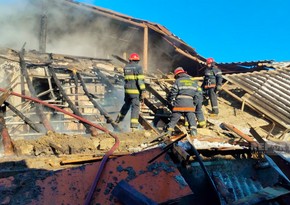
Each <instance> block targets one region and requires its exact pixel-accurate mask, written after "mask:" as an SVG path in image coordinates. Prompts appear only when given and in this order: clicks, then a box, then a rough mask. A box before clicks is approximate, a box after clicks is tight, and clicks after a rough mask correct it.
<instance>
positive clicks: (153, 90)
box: [146, 83, 172, 109]
mask: <svg viewBox="0 0 290 205" xmlns="http://www.w3.org/2000/svg"><path fill="white" fill-rule="evenodd" d="M146 90H147V91H148V92H150V93H151V94H152V95H154V96H155V97H156V98H157V99H158V100H159V101H160V102H161V103H162V104H163V105H168V106H169V108H170V109H171V107H172V106H171V105H169V103H168V101H167V100H166V99H164V97H163V96H161V95H160V94H159V93H158V92H157V91H156V90H155V89H154V88H153V87H152V86H151V85H150V84H149V83H146Z"/></svg>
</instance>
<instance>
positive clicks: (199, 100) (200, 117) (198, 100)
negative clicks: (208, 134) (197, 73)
mask: <svg viewBox="0 0 290 205" xmlns="http://www.w3.org/2000/svg"><path fill="white" fill-rule="evenodd" d="M192 79H193V80H195V79H194V78H192ZM195 81H196V80H195ZM196 83H198V82H197V81H196ZM194 102H195V104H196V106H195V115H196V118H197V121H198V126H199V127H202V128H205V127H206V120H205V117H204V114H203V111H202V105H203V92H202V89H201V87H199V86H198V88H197V92H196V96H195V99H194ZM185 126H186V127H188V126H189V124H188V121H185Z"/></svg>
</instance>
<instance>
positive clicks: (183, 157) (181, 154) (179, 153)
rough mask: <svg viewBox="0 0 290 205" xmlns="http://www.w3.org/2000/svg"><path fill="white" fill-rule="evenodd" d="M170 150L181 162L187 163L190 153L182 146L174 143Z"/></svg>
mask: <svg viewBox="0 0 290 205" xmlns="http://www.w3.org/2000/svg"><path fill="white" fill-rule="evenodd" d="M172 152H173V154H175V156H176V157H177V159H178V160H179V161H180V162H181V163H182V164H184V165H187V164H188V163H189V159H190V154H189V153H187V152H186V151H185V150H184V149H183V148H182V147H180V146H178V145H176V144H174V145H173V149H172Z"/></svg>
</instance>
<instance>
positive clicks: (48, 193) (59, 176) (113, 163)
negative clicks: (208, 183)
mask: <svg viewBox="0 0 290 205" xmlns="http://www.w3.org/2000/svg"><path fill="white" fill-rule="evenodd" d="M161 151H162V149H161V148H155V149H151V150H147V151H144V152H140V153H136V154H133V155H128V156H122V157H119V158H114V159H110V160H109V161H108V162H107V164H106V166H105V168H104V171H103V173H102V175H101V177H100V180H99V183H98V184H97V187H96V190H95V192H94V195H93V197H92V201H91V203H92V204H102V205H105V204H119V202H117V201H116V199H115V198H114V197H113V195H112V194H111V192H112V190H113V188H114V187H115V186H116V185H117V184H118V183H119V182H120V181H121V180H125V181H126V182H128V184H130V185H131V186H132V187H134V188H135V189H136V190H137V191H139V192H140V193H142V194H144V195H145V196H146V197H148V198H150V199H151V200H153V201H155V202H157V203H163V202H166V201H168V200H174V199H178V198H181V197H183V196H187V195H190V194H192V191H191V189H190V187H189V186H188V184H187V183H186V182H185V180H184V179H183V177H182V176H181V174H180V172H179V171H178V169H177V168H176V166H175V165H174V163H173V162H172V161H171V160H170V158H169V156H168V155H162V156H161V157H159V158H158V159H156V160H155V161H154V163H151V164H148V161H149V160H150V159H152V158H153V157H154V156H156V155H157V154H159V153H160V152H161ZM99 167H100V162H95V163H92V164H88V165H84V166H82V167H77V168H71V169H65V170H60V171H55V172H46V173H45V174H39V173H38V175H36V176H35V178H33V177H31V176H30V178H29V179H30V182H29V183H34V186H33V188H30V189H28V188H27V187H29V186H28V182H26V188H25V186H23V185H20V184H19V181H21V178H22V179H23V178H25V177H24V176H25V175H29V174H32V173H33V170H32V171H31V173H25V174H22V175H21V176H18V177H16V176H14V178H13V177H9V178H3V179H0V186H1V189H2V190H11V189H13V187H14V188H15V187H17V189H19V190H17V194H18V196H19V195H22V196H23V198H22V200H23V201H24V202H25V204H44V205H45V204H49V205H50V204H84V201H85V198H86V194H87V193H88V192H89V189H90V187H91V184H92V183H93V180H94V178H95V175H96V173H97V171H98V168H99ZM14 197H15V195H13V196H10V198H9V196H8V199H5V200H7V201H10V202H13V198H14ZM27 197H30V198H27ZM15 198H16V197H15ZM3 200H4V199H3ZM14 200H15V199H14Z"/></svg>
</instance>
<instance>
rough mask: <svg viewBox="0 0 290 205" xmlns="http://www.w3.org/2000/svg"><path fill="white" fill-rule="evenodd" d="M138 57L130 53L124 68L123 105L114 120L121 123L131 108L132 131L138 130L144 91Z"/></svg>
mask: <svg viewBox="0 0 290 205" xmlns="http://www.w3.org/2000/svg"><path fill="white" fill-rule="evenodd" d="M139 61H140V57H139V55H138V54H137V53H132V54H131V55H130V57H129V63H128V64H127V65H126V66H125V68H124V79H125V85H124V89H125V99H124V101H125V103H124V105H123V106H122V108H121V110H120V113H119V114H118V117H117V119H116V121H115V122H116V123H119V122H121V121H122V120H123V119H124V118H125V116H126V114H127V112H128V111H129V109H130V107H131V123H130V127H131V129H132V131H134V130H136V129H137V128H138V125H139V122H138V119H139V112H140V102H141V101H142V98H143V93H144V91H145V84H144V75H143V70H142V67H141V66H140V65H138V63H139Z"/></svg>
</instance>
